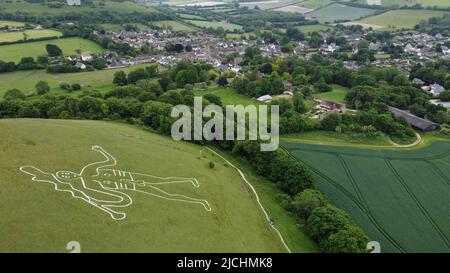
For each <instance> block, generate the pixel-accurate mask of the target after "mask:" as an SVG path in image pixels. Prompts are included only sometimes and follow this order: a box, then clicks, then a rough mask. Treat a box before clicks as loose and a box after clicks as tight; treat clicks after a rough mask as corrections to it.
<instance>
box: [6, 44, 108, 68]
mask: <svg viewBox="0 0 450 273" xmlns="http://www.w3.org/2000/svg"><path fill="white" fill-rule="evenodd" d="M47 44H55V45H58V46H59V47H60V48H61V49H62V51H63V54H64V55H66V56H67V55H71V54H76V50H78V49H79V50H81V52H90V53H97V52H101V51H102V48H101V47H100V46H99V45H97V44H96V43H94V42H92V41H89V40H85V39H81V38H64V39H54V40H48V41H39V42H31V43H20V44H12V45H2V46H0V60H2V61H14V62H18V61H20V59H21V58H22V57H35V58H36V57H38V56H41V55H47V51H46V50H45V45H47Z"/></svg>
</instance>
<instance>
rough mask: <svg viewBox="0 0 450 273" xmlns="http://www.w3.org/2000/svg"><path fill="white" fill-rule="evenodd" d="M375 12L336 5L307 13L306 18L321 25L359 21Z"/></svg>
mask: <svg viewBox="0 0 450 273" xmlns="http://www.w3.org/2000/svg"><path fill="white" fill-rule="evenodd" d="M375 12H376V10H375V9H367V8H355V7H350V6H346V5H343V4H337V3H336V4H332V5H329V6H325V7H323V8H320V9H318V10H315V11H313V12H310V13H307V14H305V16H306V18H310V19H315V20H318V21H319V22H321V23H326V22H329V23H331V22H335V21H340V20H354V19H359V18H361V17H364V16H367V15H371V14H374V13H375Z"/></svg>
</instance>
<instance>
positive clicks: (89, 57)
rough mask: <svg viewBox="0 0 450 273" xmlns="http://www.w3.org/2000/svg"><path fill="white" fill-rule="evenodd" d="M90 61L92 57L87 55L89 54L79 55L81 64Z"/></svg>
mask: <svg viewBox="0 0 450 273" xmlns="http://www.w3.org/2000/svg"><path fill="white" fill-rule="evenodd" d="M92 59H93V57H92V55H91V54H89V53H83V54H81V60H82V61H83V62H90V61H92Z"/></svg>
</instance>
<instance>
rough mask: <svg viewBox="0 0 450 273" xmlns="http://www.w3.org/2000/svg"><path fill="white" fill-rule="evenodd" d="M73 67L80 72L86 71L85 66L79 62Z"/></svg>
mask: <svg viewBox="0 0 450 273" xmlns="http://www.w3.org/2000/svg"><path fill="white" fill-rule="evenodd" d="M75 67H77V68H79V69H81V70H85V69H86V65H85V64H84V63H81V62H77V63H76V64H75Z"/></svg>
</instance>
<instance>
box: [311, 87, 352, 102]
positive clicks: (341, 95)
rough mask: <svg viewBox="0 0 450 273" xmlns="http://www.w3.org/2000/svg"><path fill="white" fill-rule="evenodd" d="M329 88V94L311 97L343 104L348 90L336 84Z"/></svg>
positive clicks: (320, 93)
mask: <svg viewBox="0 0 450 273" xmlns="http://www.w3.org/2000/svg"><path fill="white" fill-rule="evenodd" d="M331 87H332V88H333V90H331V91H330V92H319V93H314V94H313V96H314V97H315V98H317V99H321V100H332V101H336V102H341V103H345V95H347V92H348V88H346V87H343V86H340V85H337V84H333V85H332V86H331Z"/></svg>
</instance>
